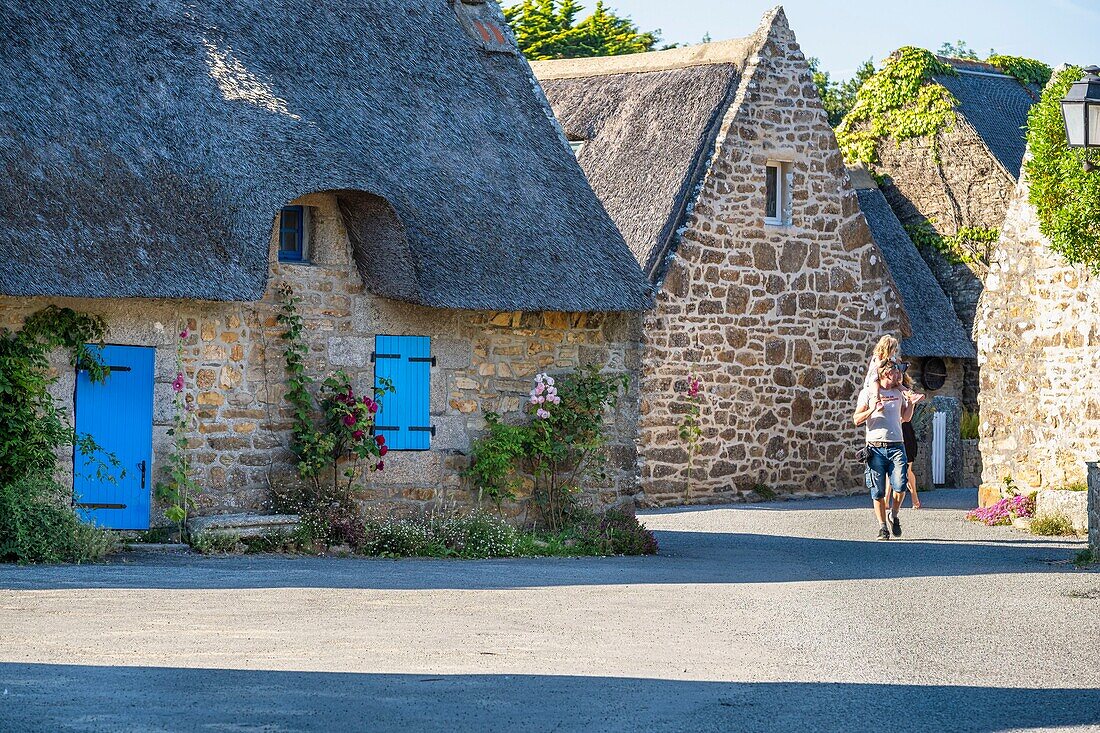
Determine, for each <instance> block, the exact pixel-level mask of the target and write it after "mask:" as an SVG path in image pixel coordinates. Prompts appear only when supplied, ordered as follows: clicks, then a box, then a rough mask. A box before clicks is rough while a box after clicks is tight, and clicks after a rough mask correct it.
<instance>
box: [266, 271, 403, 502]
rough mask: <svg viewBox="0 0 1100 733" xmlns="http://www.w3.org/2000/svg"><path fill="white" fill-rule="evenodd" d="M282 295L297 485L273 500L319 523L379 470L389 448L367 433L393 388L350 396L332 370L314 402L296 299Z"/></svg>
mask: <svg viewBox="0 0 1100 733" xmlns="http://www.w3.org/2000/svg"><path fill="white" fill-rule="evenodd" d="M282 296H283V302H282V309H281V311H280V313H279V315H278V320H279V323H280V324H281V325H282V326H283V327H284V328H285V329H286V330H285V331H284V332H283V339H284V341H285V342H286V355H285V360H286V373H287V394H286V399H287V402H289V403H290V406H291V413H292V414H291V418H292V420H293V425H294V427H293V428H292V430H291V449H292V450H293V451H294V455H295V457H296V460H297V465H298V476H299V478H301V479H302V481H303V484H301V485H296V486H292V487H289V488H286V489H283V490H282V492H281V493H280V491H277V492H276V497H275V498H276V503H277V504H278V505H279V506H280V508H282V509H284V510H288V511H295V512H300V513H307V514H308V513H312V514H314V519H315V520H317V521H320V520H321V518H323V517H324V516H325V515H324V512H325V511H327V510H328V509H329V507H331V506H332V505H333V504H337V505H340V506H342V507H344V508H345V510H347V511H350V510H351V507H352V505H353V504H354V499H353V490H354V487H355V485H356V482H357V481H361V480H363V479H364V478H365V477H366V476H368V475H369V474H371V473H373V472H374V471H381V470H383V469H384V468H385V462H384V461H383V460H382V459H383V457H384V456H385V455H386V453H387V452H388V450H389V449H388V448H387V447H386V445H385V440H384V439H383V438H382V436H377V437H375V436H373V432H374V425H375V416H376V414H377V413H378V412H379V411H380V410H381V409H382V397H383V395H385V394H386V393H392V392H393V391H394V389H393V384H392V383H390V382H389V381H388V380H381V383H380V386H377V387H372V388H371V390H370V392H371V394H369V395H361V396H360V395H356V394H355V390H354V388H353V387H352V385H351V381H350V379H349V378H348V375H347V374H345V373H344V372H342V371H336V372H334V373H332V374H330V375H329V376H327V377H326V378H325V379H324V380H322V382H321V385H320V387H319V388H318V389H317V396H316V404H315V400H314V395H313V393H312V392H311V391H310V385H312V384H314V379H313V378H312V377H310V376H309V375H308V374H307V373H306V369H305V356H306V354H307V353H308V351H309V347H308V346H307V345H306V343H305V339H304V337H303V331H304V329H305V325H304V323H303V321H302V317H301V315H299V313H298V309H297V305H298V303H299V302H300V299H299V298H298V297H296V296H295V295H294V292H293V290H292V289H291V288H290V286H289V285H286V286H284V287H283V291H282ZM318 416H319V419H318ZM303 486H304V487H305V488H304V490H303Z"/></svg>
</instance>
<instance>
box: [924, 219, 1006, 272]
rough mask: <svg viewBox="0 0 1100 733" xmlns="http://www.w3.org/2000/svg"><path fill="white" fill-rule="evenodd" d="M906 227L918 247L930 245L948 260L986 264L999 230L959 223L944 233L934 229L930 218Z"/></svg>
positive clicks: (967, 263) (970, 263)
mask: <svg viewBox="0 0 1100 733" xmlns="http://www.w3.org/2000/svg"><path fill="white" fill-rule="evenodd" d="M905 231H906V232H907V233H908V234H909V238H910V239H912V240H913V244H915V245H917V246H918V247H920V248H921V249H933V250H936V251H937V252H939V253H940V254H942V255H943V256H944V257H945V258H947V260H948V262H951V263H954V264H960V263H961V264H966V265H974V264H981V265H989V258H990V255H991V254H992V252H993V245H994V244H996V242H997V237H999V236H1000V232H999V231H998V230H997V229H985V228H983V227H961V228H960V229H959V230H958V231H957V232H956V233H955V234H952V235H948V236H944V235H942V234H940V233H939V232H937V231H936V229H935V228H934V227H933V226H932V222H930V221H922V222H918V223H916V224H906V225H905Z"/></svg>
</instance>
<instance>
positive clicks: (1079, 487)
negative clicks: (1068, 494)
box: [1057, 481, 1089, 491]
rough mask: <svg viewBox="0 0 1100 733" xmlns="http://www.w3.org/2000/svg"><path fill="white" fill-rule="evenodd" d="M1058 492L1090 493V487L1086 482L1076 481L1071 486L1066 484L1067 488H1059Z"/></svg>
mask: <svg viewBox="0 0 1100 733" xmlns="http://www.w3.org/2000/svg"><path fill="white" fill-rule="evenodd" d="M1057 490H1058V491H1088V490H1089V485H1088V484H1086V483H1085V482H1084V481H1074V482H1073V483H1071V484H1066V485H1065V486H1059V487H1058V489H1057Z"/></svg>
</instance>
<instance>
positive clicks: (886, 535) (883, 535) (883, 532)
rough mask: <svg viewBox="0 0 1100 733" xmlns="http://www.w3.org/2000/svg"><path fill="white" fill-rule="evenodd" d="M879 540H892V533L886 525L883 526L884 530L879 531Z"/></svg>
mask: <svg viewBox="0 0 1100 733" xmlns="http://www.w3.org/2000/svg"><path fill="white" fill-rule="evenodd" d="M878 538H879V539H880V540H888V539H890V531H889V530H888V529H886V525H885V524H884V525H882V529H880V530H879V531H878Z"/></svg>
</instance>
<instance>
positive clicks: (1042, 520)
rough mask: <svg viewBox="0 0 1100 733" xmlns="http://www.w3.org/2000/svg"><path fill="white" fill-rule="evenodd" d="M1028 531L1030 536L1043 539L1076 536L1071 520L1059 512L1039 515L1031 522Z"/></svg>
mask: <svg viewBox="0 0 1100 733" xmlns="http://www.w3.org/2000/svg"><path fill="white" fill-rule="evenodd" d="M1029 529H1030V530H1031V533H1032V534H1037V535H1043V536H1044V537H1075V536H1077V532H1076V531H1075V530H1074V529H1073V520H1072V519H1070V518H1069V517H1067V516H1066V515H1065V514H1062V513H1061V512H1055V513H1052V514H1040V515H1039V516H1037V517H1035V518H1033V519H1032V520H1031V525H1030V527H1029Z"/></svg>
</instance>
